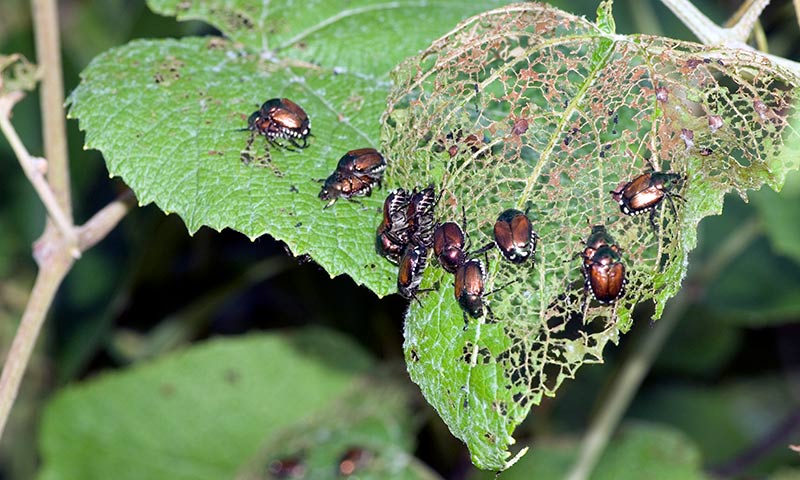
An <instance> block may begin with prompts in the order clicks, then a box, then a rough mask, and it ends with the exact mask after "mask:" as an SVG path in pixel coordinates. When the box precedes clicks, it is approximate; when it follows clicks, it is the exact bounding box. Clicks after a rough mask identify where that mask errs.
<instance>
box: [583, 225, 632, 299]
mask: <svg viewBox="0 0 800 480" xmlns="http://www.w3.org/2000/svg"><path fill="white" fill-rule="evenodd" d="M581 256H582V257H583V265H581V271H582V273H583V277H584V288H585V289H586V291H587V292H588V291H591V292H592V296H593V297H594V298H595V300H597V301H598V302H600V303H614V302H615V301H616V300H617V299H618V298H619V297H621V296H622V294H623V293H624V290H625V283H626V279H625V265H624V264H623V263H622V257H621V250H620V248H619V247H618V246H617V245H615V243H614V239H613V238H611V235H609V234H608V232H607V231H606V228H605V226H603V225H595V226H593V227H592V233H591V234H590V235H589V238H588V239H587V240H586V248H585V249H584V250H583V253H582V255H581Z"/></svg>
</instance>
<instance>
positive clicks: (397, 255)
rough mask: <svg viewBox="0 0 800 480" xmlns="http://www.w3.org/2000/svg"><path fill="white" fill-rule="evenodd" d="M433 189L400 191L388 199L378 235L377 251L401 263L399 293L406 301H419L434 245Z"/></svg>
mask: <svg viewBox="0 0 800 480" xmlns="http://www.w3.org/2000/svg"><path fill="white" fill-rule="evenodd" d="M435 205H436V192H435V190H434V188H433V187H432V186H429V187H427V188H424V189H422V190H420V191H417V190H414V191H412V192H408V191H406V190H403V189H402V188H401V189H398V190H396V191H394V192H392V193H390V194H389V195H387V196H386V200H384V202H383V218H382V219H381V223H380V225H378V230H377V232H376V235H375V250H376V251H377V252H378V254H380V255H381V256H383V257H386V258H387V259H388V260H389V261H391V262H392V263H397V264H398V270H397V290H398V292H400V294H401V295H402V296H403V297H405V298H416V294H417V291H418V290H419V285H420V283H421V282H422V273H423V272H424V271H425V266H426V265H427V260H428V251H429V249H430V247H431V246H432V244H433V224H434V220H433V208H434V206H435Z"/></svg>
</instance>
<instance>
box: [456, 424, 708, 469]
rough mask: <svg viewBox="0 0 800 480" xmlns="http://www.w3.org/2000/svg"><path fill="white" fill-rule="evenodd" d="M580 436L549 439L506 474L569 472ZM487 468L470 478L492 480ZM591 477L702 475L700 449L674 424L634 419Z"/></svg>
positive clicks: (608, 450)
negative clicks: (576, 439)
mask: <svg viewBox="0 0 800 480" xmlns="http://www.w3.org/2000/svg"><path fill="white" fill-rule="evenodd" d="M578 447H579V446H578V444H577V442H575V441H554V440H550V441H547V440H544V441H542V442H540V443H539V444H537V446H536V449H535V450H534V451H532V452H531V453H530V454H529V455H527V456H526V457H525V458H523V459H522V460H520V461H519V463H517V464H516V465H514V466H513V467H511V468H510V469H509V470H508V471H507V472H505V473H503V478H504V479H507V480H527V479H530V478H566V475H567V473H568V472H569V469H570V467H571V466H572V465H573V463H574V462H575V461H576V460H577V457H578V452H579V448H578ZM491 478H494V477H493V476H491V475H488V474H481V475H475V476H474V478H472V479H471V480H481V479H486V480H489V479H491ZM591 478H592V480H606V479H608V480H628V479H630V480H639V479H643V478H647V479H648V480H662V479H663V480H701V479H705V478H706V476H705V475H703V472H702V468H701V462H700V453H699V451H698V449H697V446H696V445H695V444H694V443H693V442H692V441H691V439H689V438H687V437H686V435H684V434H682V433H681V432H680V431H678V430H675V429H673V428H670V427H667V426H664V425H656V424H644V423H633V424H629V425H627V426H625V427H624V428H623V429H622V431H621V432H620V433H619V434H618V435H617V436H616V438H615V439H614V440H613V441H612V442H610V443H609V445H608V448H607V449H606V451H605V453H604V454H603V456H602V457H601V459H600V461H599V463H598V464H597V467H596V468H595V470H594V472H592V476H591Z"/></svg>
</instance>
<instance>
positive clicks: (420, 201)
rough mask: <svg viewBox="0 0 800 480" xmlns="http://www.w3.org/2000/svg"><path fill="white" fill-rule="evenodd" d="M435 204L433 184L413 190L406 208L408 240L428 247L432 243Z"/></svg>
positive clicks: (434, 224)
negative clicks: (419, 189)
mask: <svg viewBox="0 0 800 480" xmlns="http://www.w3.org/2000/svg"><path fill="white" fill-rule="evenodd" d="M435 205H436V191H435V190H434V188H433V186H429V187H426V188H424V189H422V190H421V191H419V192H417V191H414V192H413V194H412V195H411V200H410V201H409V202H408V207H407V209H406V216H405V218H406V220H407V221H408V225H409V232H410V235H411V236H410V239H409V240H410V241H411V242H412V243H414V244H416V245H421V246H424V247H425V248H430V247H431V246H432V245H433V230H434V228H435V227H436V222H435V220H434V218H433V208H434V206H435Z"/></svg>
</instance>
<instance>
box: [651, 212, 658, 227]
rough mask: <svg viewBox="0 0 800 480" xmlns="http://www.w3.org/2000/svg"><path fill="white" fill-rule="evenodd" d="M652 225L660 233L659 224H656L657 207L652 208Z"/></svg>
mask: <svg viewBox="0 0 800 480" xmlns="http://www.w3.org/2000/svg"><path fill="white" fill-rule="evenodd" d="M650 225H651V226H652V227H653V230H654V231H655V232H656V233H658V226H657V225H656V209H655V208H652V209H650Z"/></svg>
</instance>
